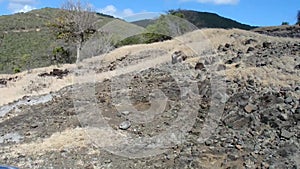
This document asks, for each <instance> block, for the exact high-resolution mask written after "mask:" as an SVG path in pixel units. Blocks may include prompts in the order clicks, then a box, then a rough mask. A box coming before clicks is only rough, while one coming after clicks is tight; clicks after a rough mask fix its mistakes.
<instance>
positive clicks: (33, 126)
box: [30, 123, 39, 128]
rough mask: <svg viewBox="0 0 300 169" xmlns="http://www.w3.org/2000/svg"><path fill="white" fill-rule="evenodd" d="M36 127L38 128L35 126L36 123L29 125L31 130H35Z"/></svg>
mask: <svg viewBox="0 0 300 169" xmlns="http://www.w3.org/2000/svg"><path fill="white" fill-rule="evenodd" d="M38 126H39V125H38V124H36V123H33V124H31V125H30V127H31V128H37V127H38Z"/></svg>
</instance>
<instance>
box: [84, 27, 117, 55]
mask: <svg viewBox="0 0 300 169" xmlns="http://www.w3.org/2000/svg"><path fill="white" fill-rule="evenodd" d="M113 49H114V41H113V36H112V34H111V33H109V32H102V31H98V32H97V33H95V34H94V35H93V37H91V38H90V39H89V40H88V41H86V42H85V43H84V45H83V46H82V50H81V55H80V56H81V57H82V58H89V57H93V56H97V55H101V54H105V53H108V52H110V51H111V50H113Z"/></svg>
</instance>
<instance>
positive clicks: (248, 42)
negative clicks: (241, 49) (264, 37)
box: [244, 39, 257, 45]
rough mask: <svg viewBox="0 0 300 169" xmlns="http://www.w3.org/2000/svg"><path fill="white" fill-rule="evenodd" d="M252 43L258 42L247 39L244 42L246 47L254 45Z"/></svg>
mask: <svg viewBox="0 0 300 169" xmlns="http://www.w3.org/2000/svg"><path fill="white" fill-rule="evenodd" d="M252 42H257V40H255V39H247V40H246V41H245V42H244V44H245V45H250V44H252Z"/></svg>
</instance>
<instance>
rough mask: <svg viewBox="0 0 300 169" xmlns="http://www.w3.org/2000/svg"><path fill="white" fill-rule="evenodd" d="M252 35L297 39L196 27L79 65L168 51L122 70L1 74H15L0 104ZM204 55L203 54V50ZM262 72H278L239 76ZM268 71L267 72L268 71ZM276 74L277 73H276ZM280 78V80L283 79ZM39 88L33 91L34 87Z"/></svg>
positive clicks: (236, 42)
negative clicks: (59, 76)
mask: <svg viewBox="0 0 300 169" xmlns="http://www.w3.org/2000/svg"><path fill="white" fill-rule="evenodd" d="M249 38H254V39H256V40H258V41H261V42H263V41H265V40H266V39H268V40H269V41H275V42H282V41H297V40H295V39H291V38H277V37H269V36H265V35H260V34H257V33H253V32H249V31H243V30H238V29H232V30H224V29H203V30H197V31H195V32H191V33H188V34H186V35H184V36H181V37H178V38H175V39H174V40H170V41H166V42H159V43H154V44H149V45H133V46H125V47H122V48H119V49H116V50H114V51H112V52H110V53H108V54H106V55H101V56H96V57H93V58H90V59H86V60H84V61H83V62H82V63H80V64H81V65H89V64H91V63H97V62H100V61H101V60H102V61H104V62H112V61H114V60H116V59H118V58H121V57H123V56H125V55H129V54H134V53H138V52H140V51H143V50H151V49H155V50H164V51H167V52H168V54H167V55H164V56H158V57H157V58H155V59H152V60H148V61H146V62H143V63H142V64H138V65H130V66H129V67H127V68H125V69H123V70H116V71H110V72H103V73H101V74H97V76H95V73H93V72H90V73H86V74H83V75H82V76H81V77H76V78H74V73H70V74H69V75H68V76H66V77H64V78H63V79H57V78H55V77H39V76H37V75H38V74H40V73H44V72H50V71H51V70H52V69H53V68H57V67H56V66H50V67H45V68H39V69H33V70H31V72H30V73H28V72H21V73H18V74H15V75H6V74H2V75H0V78H9V77H15V76H18V78H17V80H16V81H15V82H9V83H8V85H7V87H3V88H0V93H1V99H0V106H1V105H5V104H8V103H10V102H12V101H14V100H17V99H20V98H22V97H23V96H32V95H41V94H46V93H49V92H51V91H52V92H54V91H58V90H60V89H61V88H63V87H65V86H68V85H71V84H74V83H77V82H87V81H89V80H90V79H95V78H96V80H97V81H101V80H103V79H105V78H110V77H112V76H116V75H119V74H120V73H128V72H130V71H135V70H142V69H144V68H147V67H153V66H154V65H156V64H160V63H164V62H168V61H170V60H171V57H170V56H171V54H172V53H173V52H174V51H178V50H181V51H183V52H184V53H185V54H186V55H188V56H191V55H195V54H197V53H198V54H203V52H207V51H208V52H209V51H214V50H216V49H217V47H218V46H219V45H221V44H222V45H224V44H225V43H230V44H233V45H235V46H236V47H237V48H240V49H242V50H247V46H245V45H241V42H243V41H245V40H246V39H249ZM204 54H205V53H204ZM197 61H198V59H193V60H190V62H197ZM77 68H78V65H76V64H71V65H70V64H66V65H61V66H60V67H59V69H68V70H71V71H72V72H74V71H75V70H77ZM257 71H259V72H263V73H264V72H265V74H263V75H262V76H263V77H261V78H265V77H269V78H273V77H277V76H276V75H278V73H279V72H272V71H270V70H265V71H264V70H262V71H260V70H257V69H256V70H240V71H239V72H240V74H241V76H246V75H247V74H255V72H257ZM268 72H269V73H268ZM227 74H228V76H236V70H235V69H229V70H228V71H227ZM275 74H276V75H275ZM278 78H279V79H280V80H281V81H282V80H284V78H287V79H291V80H296V81H297V77H287V76H285V75H284V77H280V76H279V77H278ZM282 78H283V79H282ZM264 81H266V83H267V81H268V82H269V83H273V82H275V83H279V82H278V81H277V78H276V79H272V80H267V79H265V80H264ZM280 83H284V82H280ZM37 88H38V89H39V90H34V89H37Z"/></svg>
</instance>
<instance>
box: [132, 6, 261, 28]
mask: <svg viewBox="0 0 300 169" xmlns="http://www.w3.org/2000/svg"><path fill="white" fill-rule="evenodd" d="M169 14H173V15H178V16H183V18H184V19H186V20H188V21H189V22H191V23H192V24H194V25H195V26H197V27H198V28H199V29H200V28H224V29H230V28H238V29H244V30H250V29H254V28H256V27H254V26H250V25H246V24H242V23H239V22H237V21H234V20H232V19H229V18H225V17H222V16H219V15H217V14H215V13H209V12H198V11H193V10H170V11H169ZM155 21H156V20H150V19H147V20H140V21H135V22H132V23H133V24H137V25H139V26H143V27H147V26H149V25H151V24H153V23H155Z"/></svg>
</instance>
